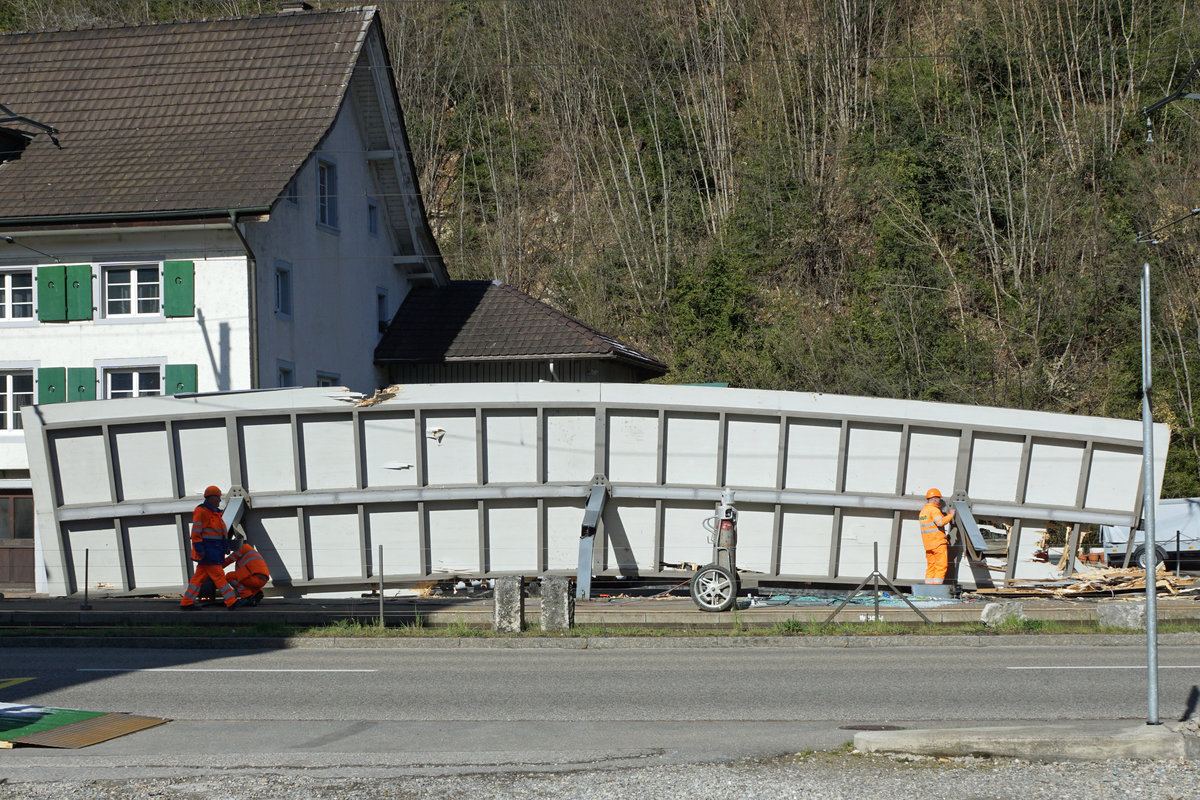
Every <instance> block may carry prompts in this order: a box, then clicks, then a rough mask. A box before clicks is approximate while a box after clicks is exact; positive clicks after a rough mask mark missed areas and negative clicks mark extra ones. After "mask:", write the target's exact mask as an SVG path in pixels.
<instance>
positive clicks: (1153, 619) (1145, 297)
mask: <svg viewBox="0 0 1200 800" xmlns="http://www.w3.org/2000/svg"><path fill="white" fill-rule="evenodd" d="M1150 384H1151V381H1150V262H1148V261H1147V262H1146V263H1144V264H1142V486H1144V487H1145V488H1144V489H1143V491H1142V526H1143V527H1144V528H1145V529H1146V542H1145V545H1144V549H1145V553H1146V683H1147V685H1146V692H1147V696H1148V698H1149V703H1148V709H1149V710H1148V714H1147V717H1146V724H1147V725H1161V724H1162V723H1161V721H1160V720H1159V718H1158V579H1157V571H1158V564H1157V560H1158V540H1157V539H1155V538H1154V514H1155V512H1156V511H1157V506H1158V491H1157V488H1156V487H1155V485H1154V416H1153V414H1154V412H1153V410H1152V409H1151V408H1150ZM1130 535H1131V536H1132V531H1131V532H1130Z"/></svg>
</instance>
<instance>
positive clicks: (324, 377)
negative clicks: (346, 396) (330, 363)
mask: <svg viewBox="0 0 1200 800" xmlns="http://www.w3.org/2000/svg"><path fill="white" fill-rule="evenodd" d="M341 381H342V376H341V375H338V374H337V373H336V372H321V371H320V370H317V386H341V385H342V383H341Z"/></svg>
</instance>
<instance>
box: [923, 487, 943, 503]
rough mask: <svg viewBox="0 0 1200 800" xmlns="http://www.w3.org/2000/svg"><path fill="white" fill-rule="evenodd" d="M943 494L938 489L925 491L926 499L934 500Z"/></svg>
mask: <svg viewBox="0 0 1200 800" xmlns="http://www.w3.org/2000/svg"><path fill="white" fill-rule="evenodd" d="M941 496H942V493H941V492H939V491H938V490H937V489H930V490H929V491H928V492H926V493H925V499H926V500H932V499H933V498H935V497H941Z"/></svg>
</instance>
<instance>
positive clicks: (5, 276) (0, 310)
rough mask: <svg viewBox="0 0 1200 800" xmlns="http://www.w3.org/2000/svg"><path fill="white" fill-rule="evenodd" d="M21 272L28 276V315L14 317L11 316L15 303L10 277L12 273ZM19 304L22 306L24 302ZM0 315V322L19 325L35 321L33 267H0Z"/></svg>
mask: <svg viewBox="0 0 1200 800" xmlns="http://www.w3.org/2000/svg"><path fill="white" fill-rule="evenodd" d="M23 274H24V275H28V276H29V316H27V317H16V316H13V310H14V309H15V307H16V304H15V303H14V302H13V285H12V278H13V276H14V275H23ZM21 305H22V306H24V305H25V303H21ZM0 315H2V316H0V324H12V323H15V324H17V325H21V324H29V323H32V322H36V321H37V280H36V278H35V273H34V268H33V267H19V268H16V269H9V268H7V267H5V268H0Z"/></svg>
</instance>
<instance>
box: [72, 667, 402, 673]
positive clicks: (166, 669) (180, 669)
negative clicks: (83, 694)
mask: <svg viewBox="0 0 1200 800" xmlns="http://www.w3.org/2000/svg"><path fill="white" fill-rule="evenodd" d="M75 671H76V672H378V671H379V670H377V669H223V668H222V669H218V668H211V669H209V668H201V667H146V668H143V669H137V668H130V669H126V668H124V667H80V668H79V669H77V670H75Z"/></svg>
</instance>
